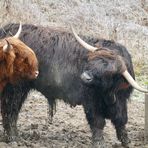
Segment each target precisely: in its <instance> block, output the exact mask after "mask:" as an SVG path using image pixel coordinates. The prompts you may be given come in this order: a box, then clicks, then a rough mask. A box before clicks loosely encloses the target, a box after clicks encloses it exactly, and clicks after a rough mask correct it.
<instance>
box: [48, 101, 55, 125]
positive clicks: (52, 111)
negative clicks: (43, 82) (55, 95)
mask: <svg viewBox="0 0 148 148" xmlns="http://www.w3.org/2000/svg"><path fill="white" fill-rule="evenodd" d="M48 104H49V108H48V115H49V120H48V121H49V124H52V120H53V116H54V114H55V113H56V102H55V100H54V99H49V98H48Z"/></svg>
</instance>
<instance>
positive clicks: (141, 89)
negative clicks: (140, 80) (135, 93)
mask: <svg viewBox="0 0 148 148" xmlns="http://www.w3.org/2000/svg"><path fill="white" fill-rule="evenodd" d="M122 75H123V76H124V78H125V79H126V80H127V81H128V82H129V83H130V84H131V85H132V86H133V87H134V88H135V89H137V90H139V91H141V92H144V93H148V90H146V89H144V88H142V87H140V86H139V85H138V84H137V82H136V81H135V80H134V79H133V78H132V76H131V75H130V74H129V72H128V71H127V70H125V71H124V72H123V73H122Z"/></svg>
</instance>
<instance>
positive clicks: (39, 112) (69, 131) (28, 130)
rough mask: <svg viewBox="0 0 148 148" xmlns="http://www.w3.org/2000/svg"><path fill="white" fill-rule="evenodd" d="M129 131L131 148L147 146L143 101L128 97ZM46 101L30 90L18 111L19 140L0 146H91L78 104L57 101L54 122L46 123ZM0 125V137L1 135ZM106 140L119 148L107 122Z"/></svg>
mask: <svg viewBox="0 0 148 148" xmlns="http://www.w3.org/2000/svg"><path fill="white" fill-rule="evenodd" d="M128 115H129V121H128V124H127V129H128V134H129V137H130V139H131V140H132V144H131V148H146V147H148V146H146V145H144V102H142V101H137V100H131V101H129V103H128ZM48 121H49V120H48V105H47V100H46V99H45V98H44V97H43V96H42V95H41V94H40V93H38V92H36V91H34V92H32V93H31V94H30V95H29V97H28V98H27V100H26V102H25V104H24V105H23V108H22V110H21V113H20V116H19V121H18V130H19V134H20V135H19V137H20V139H21V140H20V142H18V143H17V142H13V143H10V144H7V143H4V142H0V148H18V147H19V148H26V147H27V148H90V147H91V133H90V129H89V126H88V124H87V122H86V119H85V114H84V112H83V109H82V107H81V106H76V107H75V108H71V107H70V106H69V105H66V104H65V103H63V102H58V104H57V112H56V114H55V116H54V118H53V123H52V124H50V123H49V122H48ZM3 135H4V134H3V128H2V125H1V126H0V137H3ZM104 136H105V139H106V142H107V144H108V147H109V148H112V147H114V148H122V146H121V145H120V142H118V140H117V139H116V135H115V130H114V128H113V126H112V125H111V123H110V121H109V120H108V121H107V124H106V127H105V134H104Z"/></svg>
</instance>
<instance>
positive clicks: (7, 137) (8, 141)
mask: <svg viewBox="0 0 148 148" xmlns="http://www.w3.org/2000/svg"><path fill="white" fill-rule="evenodd" d="M5 140H6V142H7V143H10V142H17V141H18V137H17V136H6V139H5Z"/></svg>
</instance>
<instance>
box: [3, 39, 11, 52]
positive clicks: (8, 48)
mask: <svg viewBox="0 0 148 148" xmlns="http://www.w3.org/2000/svg"><path fill="white" fill-rule="evenodd" d="M5 41H6V44H5V45H4V46H3V51H4V52H9V51H10V50H11V49H12V48H13V47H12V45H10V43H9V42H8V41H7V40H6V39H5Z"/></svg>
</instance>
